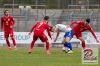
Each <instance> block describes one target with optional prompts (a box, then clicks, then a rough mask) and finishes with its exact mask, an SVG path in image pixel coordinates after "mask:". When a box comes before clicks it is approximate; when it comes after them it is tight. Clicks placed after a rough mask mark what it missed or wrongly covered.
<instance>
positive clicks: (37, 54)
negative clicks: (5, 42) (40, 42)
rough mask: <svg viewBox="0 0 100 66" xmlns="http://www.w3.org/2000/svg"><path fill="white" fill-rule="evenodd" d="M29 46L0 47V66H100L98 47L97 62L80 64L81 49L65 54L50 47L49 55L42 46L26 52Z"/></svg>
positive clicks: (58, 49)
mask: <svg viewBox="0 0 100 66" xmlns="http://www.w3.org/2000/svg"><path fill="white" fill-rule="evenodd" d="M28 50H29V47H18V50H16V51H15V50H13V48H12V50H11V51H9V50H7V47H0V66H100V49H99V54H98V58H99V60H98V64H90V65H89V64H82V60H81V58H82V57H81V55H82V54H81V49H80V48H74V49H73V50H74V54H67V53H65V52H64V51H61V48H50V52H51V53H52V54H51V55H47V54H46V53H45V48H44V47H34V48H33V52H32V53H31V54H28Z"/></svg>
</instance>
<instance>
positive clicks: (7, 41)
mask: <svg viewBox="0 0 100 66" xmlns="http://www.w3.org/2000/svg"><path fill="white" fill-rule="evenodd" d="M6 43H7V45H8V47H10V42H9V40H8V38H6Z"/></svg>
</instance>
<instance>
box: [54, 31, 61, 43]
mask: <svg viewBox="0 0 100 66" xmlns="http://www.w3.org/2000/svg"><path fill="white" fill-rule="evenodd" d="M59 34H60V31H59V30H58V31H57V34H56V38H55V39H54V42H56V40H57V38H58V36H59Z"/></svg>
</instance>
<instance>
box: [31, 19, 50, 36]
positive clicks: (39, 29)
mask: <svg viewBox="0 0 100 66" xmlns="http://www.w3.org/2000/svg"><path fill="white" fill-rule="evenodd" d="M33 30H34V35H42V34H43V33H44V31H45V30H47V32H48V35H49V37H50V38H51V34H50V26H49V25H48V23H47V21H45V20H42V21H38V22H37V23H36V24H35V25H34V26H33V27H32V29H31V30H30V32H32V31H33Z"/></svg>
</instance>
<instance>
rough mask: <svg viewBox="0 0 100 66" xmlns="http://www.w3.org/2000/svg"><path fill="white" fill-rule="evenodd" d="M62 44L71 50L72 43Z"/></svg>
mask: <svg viewBox="0 0 100 66" xmlns="http://www.w3.org/2000/svg"><path fill="white" fill-rule="evenodd" d="M64 46H66V47H68V48H70V50H72V45H71V43H70V42H65V43H64Z"/></svg>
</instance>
